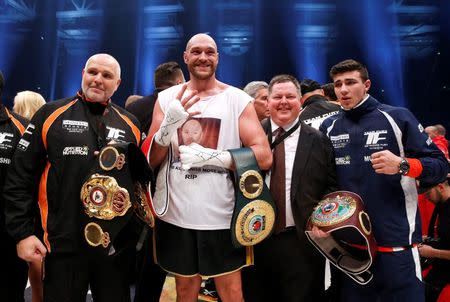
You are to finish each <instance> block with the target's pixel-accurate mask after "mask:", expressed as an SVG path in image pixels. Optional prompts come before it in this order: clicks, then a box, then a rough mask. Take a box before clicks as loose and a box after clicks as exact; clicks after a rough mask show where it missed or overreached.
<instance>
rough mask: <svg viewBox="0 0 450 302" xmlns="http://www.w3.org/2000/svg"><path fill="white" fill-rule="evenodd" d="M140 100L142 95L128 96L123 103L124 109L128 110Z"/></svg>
mask: <svg viewBox="0 0 450 302" xmlns="http://www.w3.org/2000/svg"><path fill="white" fill-rule="evenodd" d="M140 99H142V95H137V94H132V95H130V96H129V97H127V100H126V101H125V109H126V110H128V108H129V107H130V105H131V104H133V103H134V102H136V101H137V100H140Z"/></svg>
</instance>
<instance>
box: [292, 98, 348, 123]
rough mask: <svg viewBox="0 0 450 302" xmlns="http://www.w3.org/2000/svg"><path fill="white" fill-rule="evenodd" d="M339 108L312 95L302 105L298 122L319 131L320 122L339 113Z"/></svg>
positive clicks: (324, 99)
mask: <svg viewBox="0 0 450 302" xmlns="http://www.w3.org/2000/svg"><path fill="white" fill-rule="evenodd" d="M340 109H341V106H339V105H337V104H335V103H332V102H329V101H327V99H326V98H325V97H323V96H321V95H318V94H314V95H312V96H310V97H309V98H307V99H306V100H305V102H304V103H303V110H302V111H301V112H300V116H299V117H300V120H301V121H302V122H304V123H305V124H307V125H309V126H311V127H313V128H315V129H319V127H320V125H321V124H322V122H323V121H324V120H325V119H326V118H327V117H330V116H332V115H335V114H337V113H338V112H339V110H340Z"/></svg>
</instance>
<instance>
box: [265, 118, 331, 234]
mask: <svg viewBox="0 0 450 302" xmlns="http://www.w3.org/2000/svg"><path fill="white" fill-rule="evenodd" d="M262 124H263V128H264V130H265V131H266V133H267V136H268V139H269V142H271V141H272V135H271V133H272V129H270V128H271V125H270V120H269V119H266V120H264V121H263V122H262ZM337 189H338V184H337V179H336V163H335V159H334V151H333V146H332V145H331V142H330V140H329V139H328V137H326V136H325V135H324V134H323V133H322V132H320V131H318V130H316V129H314V128H312V127H311V126H308V125H306V124H305V123H303V122H300V134H299V138H298V143H297V151H296V153H295V159H294V167H293V169H292V181H291V205H292V212H293V215H294V220H295V225H296V228H297V235H298V237H299V239H300V240H303V239H305V240H306V238H305V227H306V222H307V221H308V218H309V216H310V215H311V213H312V210H313V208H314V207H315V206H316V205H317V203H318V201H320V200H321V199H322V197H323V196H324V195H325V194H328V193H331V192H334V191H337Z"/></svg>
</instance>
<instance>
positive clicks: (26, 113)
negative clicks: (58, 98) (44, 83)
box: [13, 90, 45, 120]
mask: <svg viewBox="0 0 450 302" xmlns="http://www.w3.org/2000/svg"><path fill="white" fill-rule="evenodd" d="M44 104H45V99H44V97H43V96H42V95H40V94H39V93H37V92H34V91H29V90H25V91H21V92H19V93H17V95H16V96H15V97H14V106H13V111H14V112H15V113H17V114H18V115H20V116H22V117H24V118H26V119H27V120H31V118H32V117H33V115H34V114H35V113H36V111H38V110H39V108H41V107H42V105H44Z"/></svg>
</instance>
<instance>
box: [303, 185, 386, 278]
mask: <svg viewBox="0 0 450 302" xmlns="http://www.w3.org/2000/svg"><path fill="white" fill-rule="evenodd" d="M313 226H316V227H318V228H319V229H320V230H322V231H324V232H326V233H328V236H326V237H315V236H314V235H313V232H312V231H311V230H312V227H313ZM305 233H306V236H307V237H308V239H309V240H310V241H311V243H312V244H313V245H314V246H315V247H316V248H317V249H318V250H319V251H320V252H321V253H322V254H323V255H324V256H325V257H326V258H327V259H328V260H330V262H331V263H332V264H333V265H334V266H336V267H337V268H338V269H340V270H341V271H343V272H344V273H345V274H347V275H348V276H349V277H350V278H352V279H353V280H355V281H356V282H357V283H359V284H362V285H364V284H367V283H368V282H369V281H370V280H372V278H373V275H372V273H371V272H370V271H369V268H370V266H371V264H372V262H373V259H374V258H375V255H376V251H377V243H376V241H375V237H374V236H373V233H372V226H371V223H370V219H369V215H368V214H367V213H366V212H365V208H364V203H363V201H362V199H361V197H360V196H359V195H357V194H355V193H352V192H348V191H336V192H333V193H330V194H328V195H325V196H324V198H323V200H321V201H320V202H319V204H318V205H317V206H316V207H315V208H314V211H313V213H312V214H311V217H310V218H309V220H308V223H307V226H306V231H305Z"/></svg>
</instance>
